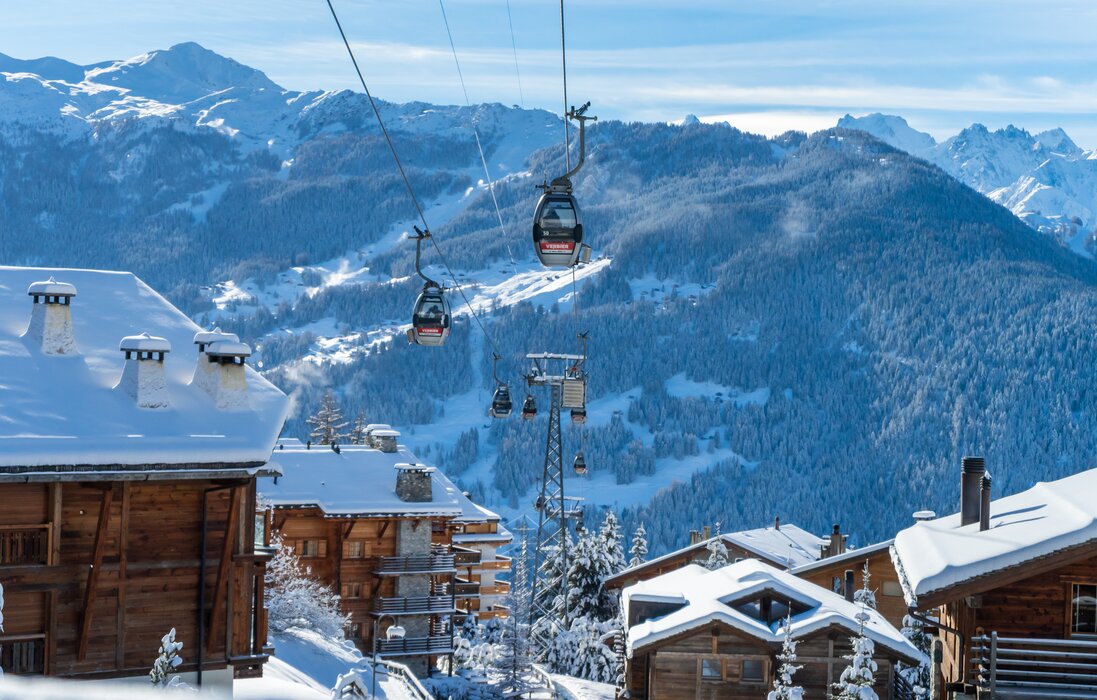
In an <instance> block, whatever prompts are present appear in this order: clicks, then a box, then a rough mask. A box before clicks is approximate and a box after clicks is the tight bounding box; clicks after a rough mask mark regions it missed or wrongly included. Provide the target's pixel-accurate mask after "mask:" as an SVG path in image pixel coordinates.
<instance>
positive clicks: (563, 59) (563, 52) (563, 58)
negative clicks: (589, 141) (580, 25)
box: [560, 0, 571, 170]
mask: <svg viewBox="0 0 1097 700" xmlns="http://www.w3.org/2000/svg"><path fill="white" fill-rule="evenodd" d="M560 65H561V66H562V68H563V73H564V162H565V163H566V164H567V166H568V170H571V151H570V150H569V148H568V144H569V143H571V131H570V127H569V120H568V50H567V40H566V37H565V35H564V0H560Z"/></svg>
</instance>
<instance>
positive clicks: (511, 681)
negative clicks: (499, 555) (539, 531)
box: [495, 537, 533, 693]
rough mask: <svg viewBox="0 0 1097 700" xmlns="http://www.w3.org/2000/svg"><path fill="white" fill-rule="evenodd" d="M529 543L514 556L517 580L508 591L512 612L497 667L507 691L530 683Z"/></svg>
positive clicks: (504, 629) (509, 605)
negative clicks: (527, 584)
mask: <svg viewBox="0 0 1097 700" xmlns="http://www.w3.org/2000/svg"><path fill="white" fill-rule="evenodd" d="M527 554H528V542H527V540H526V538H525V537H523V538H522V548H521V552H520V555H519V556H517V557H515V558H514V569H513V579H514V580H513V581H512V583H511V586H510V592H509V593H508V594H507V608H508V609H509V610H510V615H508V616H507V617H506V619H505V620H504V621H503V638H502V643H501V644H500V649H499V653H498V655H497V656H496V663H495V670H496V671H497V672H498V673H499V674H500V675H501V676H502V677H503V690H505V691H507V692H508V693H520V692H521V691H522V690H523V689H524V688H525V687H527V686H528V685H529V680H528V679H529V675H530V670H531V668H532V665H533V656H532V651H531V648H530V640H529V604H530V600H529V589H528V588H527V587H526V586H525V585H524V582H525V581H526V580H527V579H528V571H527V570H526V566H527Z"/></svg>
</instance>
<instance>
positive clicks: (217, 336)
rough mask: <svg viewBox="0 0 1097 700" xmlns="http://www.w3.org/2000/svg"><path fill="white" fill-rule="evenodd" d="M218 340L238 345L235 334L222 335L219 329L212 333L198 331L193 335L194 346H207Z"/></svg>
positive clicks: (238, 340) (237, 337) (238, 338)
mask: <svg viewBox="0 0 1097 700" xmlns="http://www.w3.org/2000/svg"><path fill="white" fill-rule="evenodd" d="M219 340H230V341H232V342H234V343H239V342H240V337H239V336H238V335H236V334H235V333H224V332H222V330H221V329H220V328H214V329H213V330H212V331H198V332H197V333H195V334H194V344H195V345H198V344H202V345H209V344H210V343H216V342H217V341H219Z"/></svg>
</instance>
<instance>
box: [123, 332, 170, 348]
mask: <svg viewBox="0 0 1097 700" xmlns="http://www.w3.org/2000/svg"><path fill="white" fill-rule="evenodd" d="M118 349H119V350H122V351H123V352H171V343H169V342H168V341H167V339H166V338H161V337H159V336H155V335H149V334H148V333H142V334H140V335H127V336H126V337H125V338H122V342H120V343H118Z"/></svg>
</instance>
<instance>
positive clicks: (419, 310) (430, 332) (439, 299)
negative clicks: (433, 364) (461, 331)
mask: <svg viewBox="0 0 1097 700" xmlns="http://www.w3.org/2000/svg"><path fill="white" fill-rule="evenodd" d="M449 329H450V310H449V302H448V301H446V296H445V294H444V293H443V292H442V288H441V287H439V286H437V285H434V284H425V285H423V291H422V292H421V293H420V294H419V298H418V299H416V300H415V310H414V312H413V313H412V316H411V330H409V331H408V340H410V341H411V342H412V343H415V344H416V345H429V346H439V345H444V344H445V342H446V338H448V337H449Z"/></svg>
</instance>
